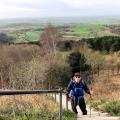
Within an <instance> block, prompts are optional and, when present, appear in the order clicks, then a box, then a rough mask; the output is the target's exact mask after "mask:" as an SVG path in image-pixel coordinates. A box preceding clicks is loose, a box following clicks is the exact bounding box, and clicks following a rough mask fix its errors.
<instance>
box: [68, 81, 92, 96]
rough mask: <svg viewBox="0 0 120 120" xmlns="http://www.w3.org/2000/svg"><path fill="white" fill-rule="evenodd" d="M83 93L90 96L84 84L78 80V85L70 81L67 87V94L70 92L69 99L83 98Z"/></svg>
mask: <svg viewBox="0 0 120 120" xmlns="http://www.w3.org/2000/svg"><path fill="white" fill-rule="evenodd" d="M84 91H85V92H86V93H88V94H90V91H89V89H88V87H87V86H86V84H85V83H84V82H83V81H82V79H81V80H80V82H79V83H76V82H75V81H74V80H71V81H70V83H69V85H68V87H67V94H69V93H70V92H71V97H73V96H74V97H79V96H84Z"/></svg>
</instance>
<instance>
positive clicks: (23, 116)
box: [0, 110, 75, 120]
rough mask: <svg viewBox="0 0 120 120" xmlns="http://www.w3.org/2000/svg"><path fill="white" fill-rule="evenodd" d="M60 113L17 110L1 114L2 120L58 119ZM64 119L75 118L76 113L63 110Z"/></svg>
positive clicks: (70, 119)
mask: <svg viewBox="0 0 120 120" xmlns="http://www.w3.org/2000/svg"><path fill="white" fill-rule="evenodd" d="M58 116H59V114H58V113H53V112H50V111H43V112H41V113H35V112H34V111H32V112H28V113H24V112H15V113H9V114H7V115H1V116H0V120H13V119H14V120H58V118H59V117H58ZM62 120H75V114H74V113H73V112H71V111H70V110H68V111H65V110H63V113H62Z"/></svg>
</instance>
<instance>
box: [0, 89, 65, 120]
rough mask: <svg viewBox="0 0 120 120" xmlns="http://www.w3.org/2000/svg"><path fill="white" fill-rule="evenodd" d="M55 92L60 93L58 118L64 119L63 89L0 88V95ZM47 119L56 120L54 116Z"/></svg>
mask: <svg viewBox="0 0 120 120" xmlns="http://www.w3.org/2000/svg"><path fill="white" fill-rule="evenodd" d="M53 93H54V94H59V115H58V118H59V120H62V94H63V90H62V89H57V90H0V96H8V95H9V96H10V95H25V94H53ZM47 120H54V118H49V119H47ZM55 120H56V119H55ZM66 120H67V119H66Z"/></svg>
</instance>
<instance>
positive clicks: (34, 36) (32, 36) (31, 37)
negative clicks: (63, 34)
mask: <svg viewBox="0 0 120 120" xmlns="http://www.w3.org/2000/svg"><path fill="white" fill-rule="evenodd" d="M41 33H42V32H40V31H31V32H27V33H26V40H27V41H38V40H39V39H40V35H41Z"/></svg>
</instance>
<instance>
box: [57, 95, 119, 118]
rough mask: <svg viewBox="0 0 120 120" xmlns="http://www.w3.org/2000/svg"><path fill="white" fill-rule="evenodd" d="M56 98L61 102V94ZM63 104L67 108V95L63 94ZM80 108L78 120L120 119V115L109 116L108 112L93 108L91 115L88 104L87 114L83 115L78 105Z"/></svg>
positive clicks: (69, 106)
mask: <svg viewBox="0 0 120 120" xmlns="http://www.w3.org/2000/svg"><path fill="white" fill-rule="evenodd" d="M56 100H57V101H58V102H59V95H56ZM62 101H63V103H62V106H63V108H65V109H66V96H65V95H63V97H62ZM68 109H70V110H71V104H70V102H68ZM77 109H78V115H77V120H120V117H116V116H109V115H108V114H107V113H102V112H98V111H94V110H93V109H92V110H91V116H90V107H89V106H87V111H88V114H87V115H82V113H81V111H80V109H79V107H78V106H77Z"/></svg>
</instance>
